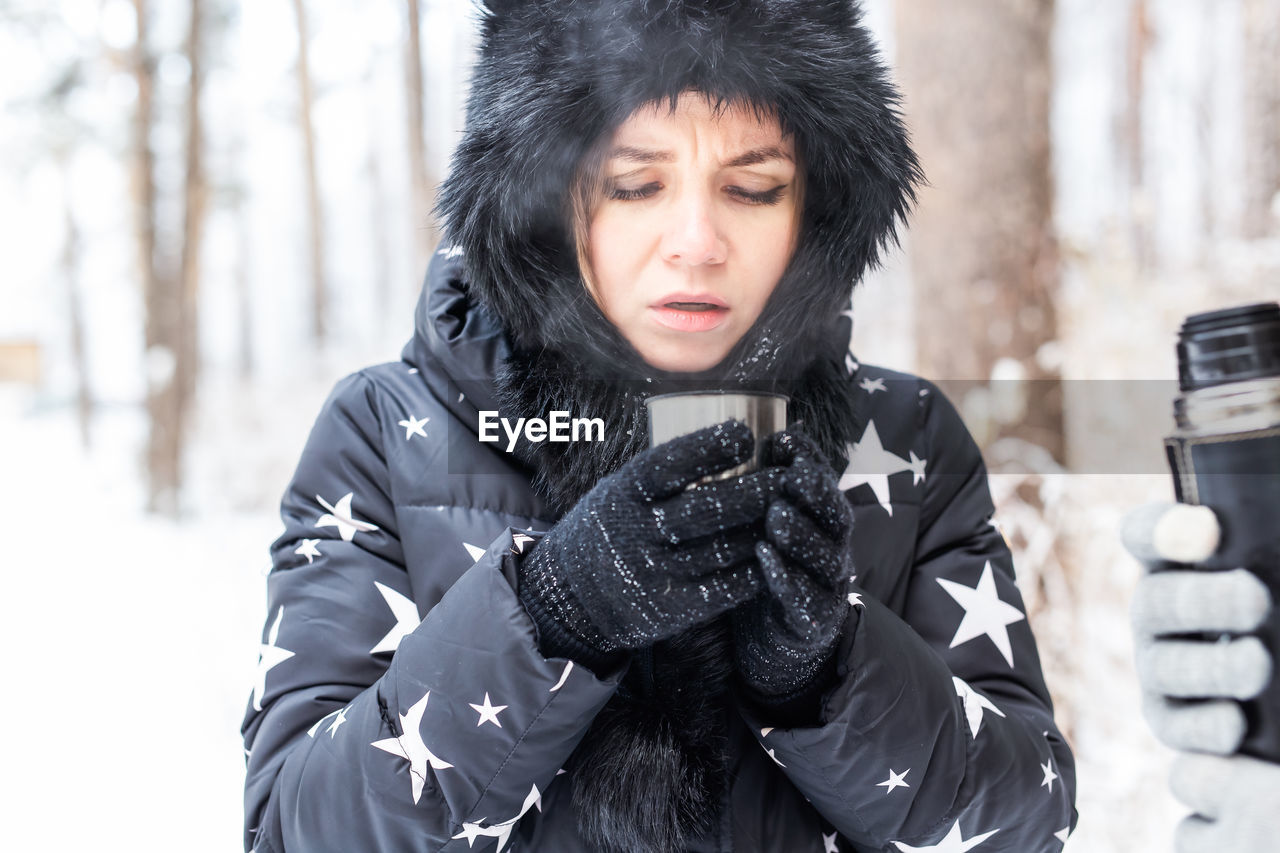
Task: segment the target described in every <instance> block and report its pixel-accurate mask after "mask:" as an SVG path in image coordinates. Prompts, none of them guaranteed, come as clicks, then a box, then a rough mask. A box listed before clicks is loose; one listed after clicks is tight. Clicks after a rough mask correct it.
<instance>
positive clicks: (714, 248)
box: [662, 193, 728, 267]
mask: <svg viewBox="0 0 1280 853" xmlns="http://www.w3.org/2000/svg"><path fill="white" fill-rule="evenodd" d="M727 250H728V246H727V245H726V244H725V241H724V239H723V237H722V236H721V234H720V229H719V227H718V224H717V223H716V221H715V216H714V212H713V209H712V202H711V199H709V198H704V197H702V196H700V195H698V194H696V193H689V194H686V195H684V196H682V197H681V198H680V199H678V200H677V203H676V207H675V209H674V210H672V211H671V222H670V223H669V224H668V227H667V230H666V232H665V233H664V235H663V239H662V256H663V259H664V260H667V261H670V262H671V263H675V264H680V265H683V266H691V267H692V266H699V265H701V264H719V263H724V260H725V255H726V253H727Z"/></svg>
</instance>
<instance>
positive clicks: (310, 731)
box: [307, 708, 342, 737]
mask: <svg viewBox="0 0 1280 853" xmlns="http://www.w3.org/2000/svg"><path fill="white" fill-rule="evenodd" d="M341 710H342V709H341V708H339V709H338V711H341ZM338 711H330V712H329V713H327V714H325V715H324V716H323V717H321V718H320V719H318V720H316V724H315V725H314V726H312V727H311V728H309V729H307V736H308V737H315V736H316V732H317V731H318V730H319V728H320V724H321V723H323V722H324V721H325V720H327V719H329V718H330V717H332V716H333V715H334V714H336V713H338Z"/></svg>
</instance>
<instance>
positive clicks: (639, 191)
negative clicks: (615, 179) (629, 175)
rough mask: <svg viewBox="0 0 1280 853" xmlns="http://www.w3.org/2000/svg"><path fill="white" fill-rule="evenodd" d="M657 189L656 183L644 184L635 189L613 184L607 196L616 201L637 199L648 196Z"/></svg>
mask: <svg viewBox="0 0 1280 853" xmlns="http://www.w3.org/2000/svg"><path fill="white" fill-rule="evenodd" d="M657 191H658V185H657V184H656V183H653V184H645V185H644V186H642V187H638V188H636V189H627V188H625V187H619V186H614V187H612V188H611V189H610V190H609V198H611V199H615V200H617V201H639V200H640V199H642V198H648V197H649V196H651V195H653V194H654V193H656V192H657Z"/></svg>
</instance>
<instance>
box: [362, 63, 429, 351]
mask: <svg viewBox="0 0 1280 853" xmlns="http://www.w3.org/2000/svg"><path fill="white" fill-rule="evenodd" d="M376 64H377V58H376V57H371V61H370V63H369V68H368V71H367V73H366V75H365V80H364V85H365V87H366V88H368V87H370V86H373V85H375V83H374V81H375V80H376V79H377V78H376V74H375V67H376ZM365 104H366V107H367V109H368V111H369V118H368V126H369V127H377V126H378V112H377V101H376V99H374V98H372V97H368V98H366V100H365ZM410 136H412V134H410ZM364 174H365V182H364V183H365V187H366V188H367V190H368V193H369V197H368V201H369V226H370V231H371V236H372V238H373V246H372V247H371V255H372V257H373V267H372V269H371V273H372V275H373V282H374V285H373V287H374V301H375V303H376V304H377V306H378V312H377V317H376V319H375V324H376V328H375V330H374V332H375V334H376V335H377V336H378V338H379V339H385V338H386V336H387V335H389V334H392V332H393V330H392V328H391V320H392V315H393V312H392V308H391V306H393V305H395V304H397V301H396V299H395V296H396V295H397V294H395V293H394V292H393V288H392V281H391V238H390V235H391V229H390V227H389V224H388V219H389V216H388V212H389V211H390V210H391V203H390V201H389V200H388V199H387V193H386V189H385V181H384V178H383V173H382V161H381V159H380V158H379V156H378V144H377V139H376V138H375V137H374V136H373V135H372V134H370V135H369V136H368V137H367V147H366V149H365V158H364ZM415 203H416V202H415ZM416 243H417V240H416V238H415V246H414V249H415V258H416V256H417V251H416V250H418V249H420V247H419V246H418V245H416Z"/></svg>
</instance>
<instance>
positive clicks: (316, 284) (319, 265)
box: [293, 0, 329, 348]
mask: <svg viewBox="0 0 1280 853" xmlns="http://www.w3.org/2000/svg"><path fill="white" fill-rule="evenodd" d="M293 11H294V14H295V15H296V16H297V19H298V102H299V103H298V108H299V114H298V123H299V125H300V127H301V130H302V156H303V164H304V168H305V171H306V174H305V179H306V185H307V224H308V233H307V242H308V247H309V250H310V258H311V331H312V335H313V336H314V338H315V343H316V347H317V348H319V347H323V346H324V343H325V338H326V337H327V334H328V319H329V317H328V315H329V294H328V287H327V284H326V282H325V278H326V276H325V263H324V216H323V210H322V207H321V203H320V179H319V177H318V176H317V174H316V135H315V129H314V127H313V126H312V124H311V108H312V105H313V103H314V96H313V94H312V91H311V66H310V63H309V61H308V54H309V44H310V36H309V35H308V31H307V9H306V4H305V2H304V0H293Z"/></svg>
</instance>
